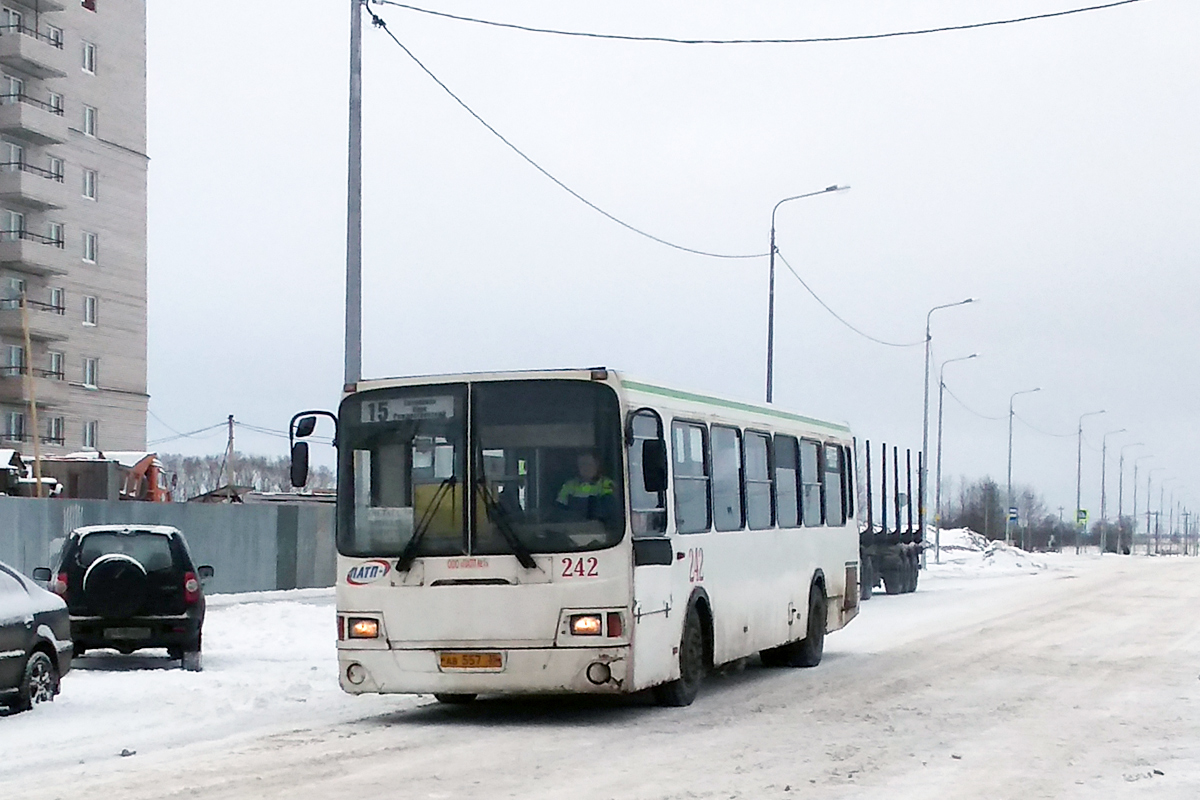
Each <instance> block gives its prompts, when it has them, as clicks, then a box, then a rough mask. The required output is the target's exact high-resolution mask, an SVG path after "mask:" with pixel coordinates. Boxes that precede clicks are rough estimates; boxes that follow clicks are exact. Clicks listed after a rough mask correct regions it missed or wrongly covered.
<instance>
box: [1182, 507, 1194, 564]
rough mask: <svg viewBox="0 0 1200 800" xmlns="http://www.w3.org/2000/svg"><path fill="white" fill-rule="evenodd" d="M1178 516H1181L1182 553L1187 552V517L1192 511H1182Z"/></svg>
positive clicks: (1185, 553)
mask: <svg viewBox="0 0 1200 800" xmlns="http://www.w3.org/2000/svg"><path fill="white" fill-rule="evenodd" d="M1179 516H1181V517H1182V518H1183V554H1184V555H1185V556H1186V555H1187V554H1188V533H1189V529H1188V518H1189V517H1191V516H1192V512H1190V511H1186V510H1185V511H1183V512H1182V513H1181V514H1180V515H1179Z"/></svg>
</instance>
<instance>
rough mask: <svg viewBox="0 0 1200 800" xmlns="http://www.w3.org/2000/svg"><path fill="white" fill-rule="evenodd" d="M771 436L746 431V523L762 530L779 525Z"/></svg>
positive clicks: (756, 529) (755, 529) (750, 526)
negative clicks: (774, 495)
mask: <svg viewBox="0 0 1200 800" xmlns="http://www.w3.org/2000/svg"><path fill="white" fill-rule="evenodd" d="M772 483H774V481H773V480H772V479H771V437H770V436H768V435H767V434H765V433H754V432H753V431H747V432H746V522H747V525H748V527H749V528H750V530H752V531H761V530H765V529H767V528H770V527H771V526H773V525H774V524H775V513H774V512H775V509H774V506H773V504H772V502H771V501H772V494H773V492H772V491H771V484H772Z"/></svg>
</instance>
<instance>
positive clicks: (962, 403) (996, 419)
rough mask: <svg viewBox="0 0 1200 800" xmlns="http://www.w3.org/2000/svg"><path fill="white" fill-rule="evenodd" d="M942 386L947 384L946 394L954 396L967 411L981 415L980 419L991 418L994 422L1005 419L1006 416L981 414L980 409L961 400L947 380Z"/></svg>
mask: <svg viewBox="0 0 1200 800" xmlns="http://www.w3.org/2000/svg"><path fill="white" fill-rule="evenodd" d="M942 386H945V388H946V394H948V395H950V396H951V397H953V398H954V400H955V401H956V402H957V403H958V404H959V405H960V406H962V407H963V408H964V409H966V410H967V411H969V412H971V413H972V414H974V415H975V416H977V417H979V418H980V419H987V420H991V421H992V422H999V421H1001V420H1003V419H1004V417H989V416H988V415H987V414H980V413H979V412H978V411H976V410H975V409H973V408H971V407H970V406H969V405H967V404H966V403H964V402H963V401H962V400H959V398H958V395H956V394H955V393H954V392H952V391H951V390H950V387H949V386H946V383H945V381H943V382H942Z"/></svg>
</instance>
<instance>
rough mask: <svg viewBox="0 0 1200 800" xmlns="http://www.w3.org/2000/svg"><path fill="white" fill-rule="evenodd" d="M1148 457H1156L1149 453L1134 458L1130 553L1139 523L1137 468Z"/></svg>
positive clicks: (1148, 500) (1147, 505)
mask: <svg viewBox="0 0 1200 800" xmlns="http://www.w3.org/2000/svg"><path fill="white" fill-rule="evenodd" d="M1147 458H1154V456H1153V454H1149V453H1147V454H1146V455H1144V456H1138V457H1137V458H1135V459H1134V460H1133V524H1132V525H1131V526H1130V528H1129V552H1130V553H1133V547H1134V543H1133V540H1134V537H1135V536H1136V534H1137V523H1138V520H1137V487H1138V482H1137V469H1138V462H1139V461H1145V460H1146V459H1147ZM1147 491H1149V488H1147ZM1149 507H1150V496H1149V495H1147V496H1146V508H1149ZM1146 533H1147V534H1149V533H1150V523H1149V519H1147V522H1146Z"/></svg>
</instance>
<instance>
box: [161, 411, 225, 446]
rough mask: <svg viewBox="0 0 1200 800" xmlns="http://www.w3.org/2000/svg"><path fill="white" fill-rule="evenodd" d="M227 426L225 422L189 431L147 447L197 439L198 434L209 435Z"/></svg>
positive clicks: (164, 438)
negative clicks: (178, 440) (177, 440)
mask: <svg viewBox="0 0 1200 800" xmlns="http://www.w3.org/2000/svg"><path fill="white" fill-rule="evenodd" d="M155 419H158V417H155ZM158 421H159V422H162V420H158ZM163 424H164V425H166V423H165V422H163ZM225 424H226V423H224V422H218V423H217V424H216V425H209V426H208V427H207V428H198V429H197V430H194V431H188V432H187V433H177V434H176V435H175V436H164V437H163V438H161V439H154V440H152V441H149V442H146V446H147V447H149V446H151V445H157V444H166V443H167V442H173V441H175V440H176V439H193V438H196V435H197V434H200V433H207V432H209V431H212V430H215V429H217V428H220V427H222V426H224V425H225ZM168 427H170V426H168ZM172 430H174V429H172ZM199 438H202V439H207V438H209V437H207V436H201V437H199Z"/></svg>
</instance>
